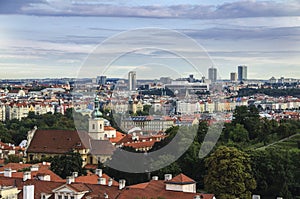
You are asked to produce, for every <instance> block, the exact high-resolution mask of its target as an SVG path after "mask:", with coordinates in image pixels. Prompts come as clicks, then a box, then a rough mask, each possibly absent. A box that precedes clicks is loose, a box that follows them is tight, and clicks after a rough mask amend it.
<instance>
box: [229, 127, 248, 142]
mask: <svg viewBox="0 0 300 199" xmlns="http://www.w3.org/2000/svg"><path fill="white" fill-rule="evenodd" d="M229 138H230V140H232V141H234V142H247V141H249V133H248V131H247V130H246V129H245V128H244V125H241V124H236V126H235V128H234V129H233V130H232V131H230V133H229Z"/></svg>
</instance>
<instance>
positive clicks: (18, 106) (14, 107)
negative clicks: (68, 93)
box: [0, 101, 73, 121]
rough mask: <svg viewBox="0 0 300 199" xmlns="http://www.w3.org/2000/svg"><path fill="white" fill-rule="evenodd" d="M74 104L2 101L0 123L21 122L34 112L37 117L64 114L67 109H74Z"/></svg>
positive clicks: (0, 104) (0, 103)
mask: <svg viewBox="0 0 300 199" xmlns="http://www.w3.org/2000/svg"><path fill="white" fill-rule="evenodd" d="M72 107H73V106H72V103H59V102H51V101H44V102H27V101H18V102H7V101H6V102H5V101H3V102H1V101H0V121H5V120H12V119H17V120H21V119H22V118H25V117H27V116H28V114H29V112H33V113H34V114H36V115H42V114H46V113H49V112H51V113H55V112H60V113H62V114H63V113H64V112H65V111H66V109H68V108H72Z"/></svg>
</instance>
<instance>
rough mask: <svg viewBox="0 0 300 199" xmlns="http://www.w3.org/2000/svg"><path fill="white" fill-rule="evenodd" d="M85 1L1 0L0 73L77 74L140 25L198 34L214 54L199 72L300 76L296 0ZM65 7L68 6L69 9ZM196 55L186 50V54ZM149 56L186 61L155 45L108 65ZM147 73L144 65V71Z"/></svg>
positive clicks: (127, 66) (125, 65) (175, 65)
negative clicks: (240, 70)
mask: <svg viewBox="0 0 300 199" xmlns="http://www.w3.org/2000/svg"><path fill="white" fill-rule="evenodd" d="M153 3H155V6H153ZM151 5H152V8H151ZM90 6H91V5H90V4H89V3H88V2H82V3H81V4H76V2H73V3H72V2H65V3H61V2H58V1H51V2H50V1H49V2H47V3H45V2H41V1H34V2H31V1H26V2H19V3H8V2H5V3H4V2H3V3H1V9H0V19H1V21H2V23H1V25H0V29H1V34H0V43H1V48H0V57H1V59H0V67H1V69H2V72H1V74H0V79H5V78H24V77H25V78H44V77H62V76H64V77H77V74H78V71H79V70H80V69H81V67H82V66H83V65H84V61H85V60H86V58H87V57H88V55H89V54H90V53H91V52H92V51H93V49H94V48H95V47H96V46H97V45H98V44H99V43H101V42H103V41H105V40H106V39H108V38H110V37H112V36H115V35H117V34H120V33H121V32H123V31H127V30H133V29H137V28H145V27H156V28H166V29H171V30H175V31H178V32H179V33H181V34H185V35H186V36H188V37H190V38H192V39H193V40H195V41H196V42H197V43H198V44H199V45H201V46H202V48H203V51H205V52H207V53H208V54H209V58H210V59H211V63H210V64H209V65H208V64H206V63H205V64H203V66H201V69H202V70H201V72H202V73H203V74H206V71H207V69H208V68H209V67H210V66H211V65H214V66H216V67H217V68H218V71H220V74H219V75H220V77H221V78H222V79H227V78H228V74H229V73H230V72H231V71H233V70H235V68H236V66H238V65H247V66H249V71H251V73H249V74H248V76H249V78H251V79H268V78H270V77H272V76H275V77H281V76H285V77H290V78H298V77H300V72H299V70H297V69H298V68H299V65H298V63H299V61H300V60H299V52H300V47H299V46H300V45H299V44H300V43H299V42H300V40H299V35H300V34H299V32H300V31H299V30H300V29H299V26H298V24H299V22H300V18H299V17H298V16H299V14H298V13H300V12H297V11H299V10H300V4H299V2H298V1H288V2H285V1H279V0H277V1H239V0H231V1H204V2H203V3H199V2H197V1H192V2H186V1H183V0H182V1H179V2H177V3H173V2H171V1H166V2H158V1H149V2H147V3H145V2H139V1H128V2H126V3H123V4H118V1H114V2H111V3H110V2H105V3H103V2H100V1H94V2H93V6H95V7H97V8H99V9H93V12H94V13H93V12H92V11H90V12H91V13H89V12H83V10H84V9H87V8H90ZM53 8H55V9H54V10H56V11H54V10H53ZM64 8H70V9H69V10H70V13H65V11H64V10H65V9H64ZM100 8H102V9H100ZM191 8H194V10H193V11H191ZM78 10H81V11H80V12H79V11H78ZM233 10H238V11H239V12H232V11H233ZM227 13H228V14H227ZM274 13H277V14H276V15H275V14H274ZM36 24H39V25H38V26H37V25H36ZM169 39H170V40H171V41H176V38H172V37H171V38H169ZM136 42H137V43H140V44H141V45H142V44H145V43H146V42H147V40H146V39H145V38H142V37H137V38H136ZM160 43H161V42H160ZM160 43H157V45H159V44H160ZM172 48H174V49H176V45H171V49H172ZM117 49H118V48H113V49H109V50H108V51H107V52H106V54H105V55H107V56H111V54H112V53H115V52H116V51H117ZM198 56H199V55H198V54H197V53H195V52H193V51H191V52H188V53H187V57H186V58H189V59H193V58H194V57H198ZM149 57H151V58H153V59H157V58H159V59H162V60H164V61H165V62H163V64H168V65H169V66H170V67H171V68H172V69H174V70H175V71H180V68H184V67H185V66H184V65H183V64H182V62H180V61H178V60H177V59H175V58H174V56H171V55H170V53H169V52H164V51H161V50H157V49H153V50H145V51H140V52H136V53H131V54H130V56H128V57H126V59H122V60H121V61H120V62H118V63H115V64H114V65H113V67H114V68H116V70H119V69H120V68H121V69H122V74H125V73H126V74H127V73H128V71H130V70H134V69H135V68H136V67H144V68H143V69H145V66H144V65H140V64H139V62H138V60H146V59H148V58H149ZM199 67H200V66H199ZM148 68H149V67H148ZM125 70H126V71H125ZM191 72H192V71H186V73H185V74H182V75H184V76H186V75H188V74H190V73H191ZM180 73H181V71H180ZM99 75H101V74H99ZM103 75H107V74H103ZM151 75H153V73H147V72H146V71H145V72H144V76H151ZM107 76H110V75H107ZM154 78H155V76H154Z"/></svg>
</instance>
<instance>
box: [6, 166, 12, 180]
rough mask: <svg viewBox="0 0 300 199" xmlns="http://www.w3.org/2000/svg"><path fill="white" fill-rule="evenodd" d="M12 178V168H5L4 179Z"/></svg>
mask: <svg viewBox="0 0 300 199" xmlns="http://www.w3.org/2000/svg"><path fill="white" fill-rule="evenodd" d="M11 176H12V170H11V168H5V169H4V177H8V178H11Z"/></svg>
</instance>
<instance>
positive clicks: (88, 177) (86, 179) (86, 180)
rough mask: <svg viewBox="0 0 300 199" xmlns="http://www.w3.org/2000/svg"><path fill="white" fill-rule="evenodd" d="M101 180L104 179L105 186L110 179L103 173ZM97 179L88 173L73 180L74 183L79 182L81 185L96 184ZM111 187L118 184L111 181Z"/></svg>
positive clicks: (94, 175) (96, 176)
mask: <svg viewBox="0 0 300 199" xmlns="http://www.w3.org/2000/svg"><path fill="white" fill-rule="evenodd" d="M101 177H102V178H105V179H106V184H108V180H109V179H110V178H111V177H109V176H108V175H106V174H105V173H103V174H102V176H101ZM98 178H99V176H98V175H96V174H94V173H89V174H88V175H86V176H79V177H77V178H75V182H81V183H86V184H97V183H98ZM112 186H119V183H118V182H117V181H115V180H113V184H112Z"/></svg>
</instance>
